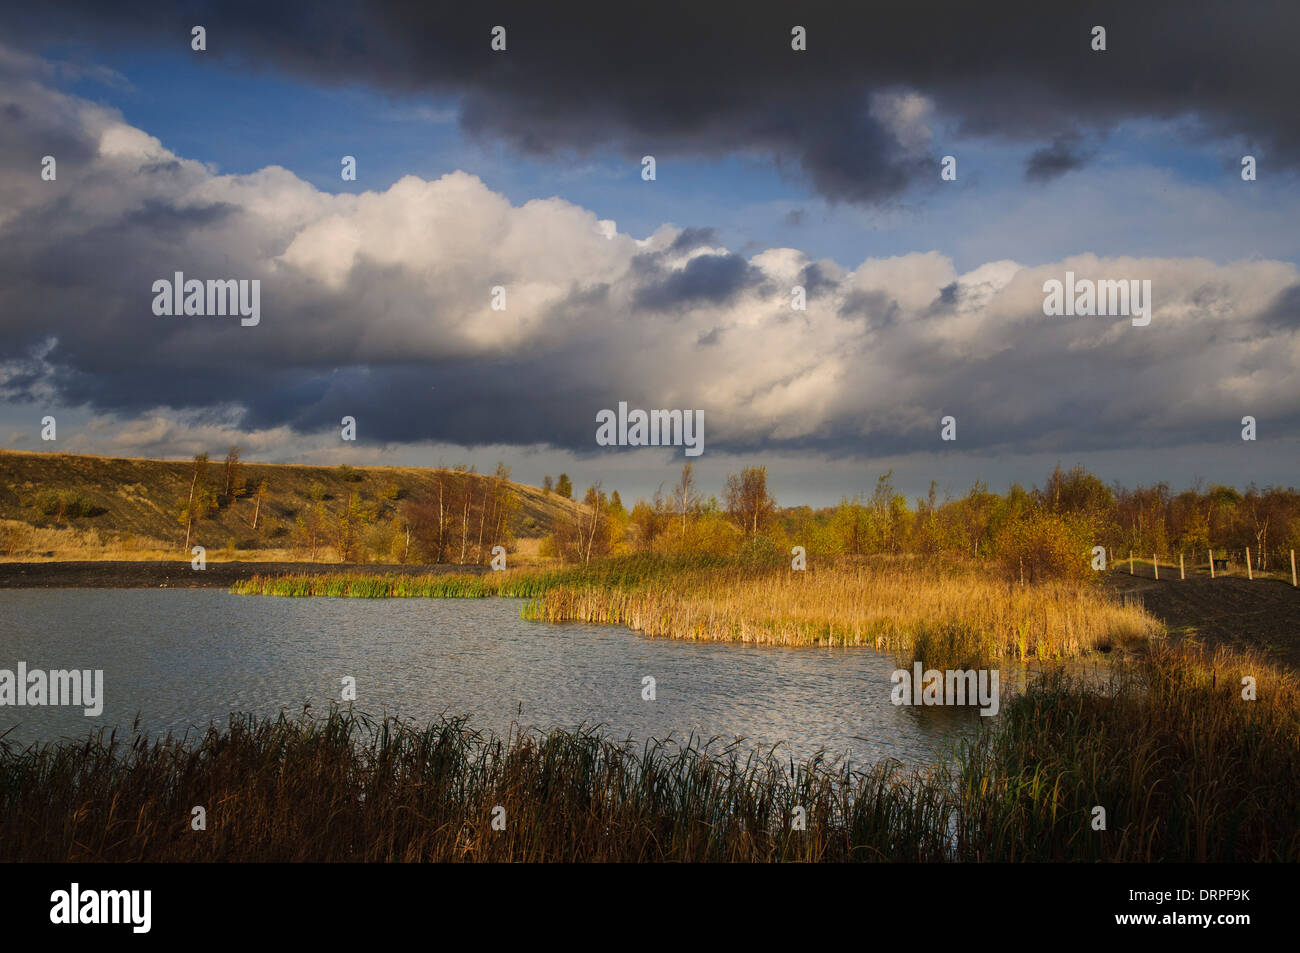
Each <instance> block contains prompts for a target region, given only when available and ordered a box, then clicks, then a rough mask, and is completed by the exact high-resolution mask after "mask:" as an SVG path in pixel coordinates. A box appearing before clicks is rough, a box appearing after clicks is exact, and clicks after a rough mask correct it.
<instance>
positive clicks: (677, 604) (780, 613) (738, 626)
mask: <svg viewBox="0 0 1300 953" xmlns="http://www.w3.org/2000/svg"><path fill="white" fill-rule="evenodd" d="M233 591H234V592H237V593H241V594H244V595H279V596H358V597H365V598H386V597H392V596H406V597H417V598H418V597H432V598H449V597H450V598H454V597H461V596H465V597H481V596H491V595H503V596H523V597H527V598H531V599H534V600H535V601H533V602H531V603H530V604H529V605H527V606H526V607H525V608H524V610H523V615H524V617H525V618H528V619H536V620H540V621H546V622H594V623H600V624H605V625H625V626H627V627H629V628H631V629H634V630H636V631H638V632H642V633H644V634H646V635H651V636H660V637H665V638H675V639H692V640H709V641H723V642H751V643H761V644H770V645H785V646H799V645H862V646H869V647H872V648H875V649H877V650H880V651H884V652H893V653H896V654H899V655H905V656H910V657H911V658H918V659H920V660H921V661H923V662H925V663H926V664H927V665H934V666H939V667H949V668H970V667H976V666H977V665H978V664H980V663H983V662H986V661H990V660H994V659H1015V660H1018V661H1020V660H1037V661H1052V660H1056V659H1067V658H1076V657H1079V656H1082V655H1086V654H1088V653H1090V652H1093V651H1099V650H1100V651H1109V650H1110V649H1113V648H1127V647H1131V646H1133V645H1137V644H1141V643H1144V642H1146V641H1147V640H1149V639H1152V638H1155V637H1159V636H1161V635H1162V634H1163V632H1164V629H1163V626H1161V624H1160V623H1159V622H1158V621H1157V620H1156V619H1154V618H1153V617H1152V616H1150V615H1148V614H1147V613H1146V612H1144V611H1143V610H1142V609H1141V608H1140V607H1138V606H1134V605H1128V606H1126V605H1123V604H1121V603H1120V601H1119V600H1118V598H1117V597H1116V596H1114V595H1112V594H1110V593H1108V592H1107V591H1106V590H1104V589H1103V588H1101V587H1100V586H1094V585H1089V584H1084V583H1036V584H1032V585H1028V586H1022V585H1018V584H1007V583H1005V582H1002V581H1000V580H998V579H996V578H995V577H994V576H993V575H992V574H991V573H988V572H986V571H982V570H981V569H980V568H979V567H977V566H974V565H959V566H947V567H939V566H934V565H924V564H921V563H881V564H874V565H846V566H842V567H839V568H831V569H822V570H818V571H813V570H808V571H806V572H793V571H790V570H788V569H775V568H772V567H770V566H769V567H761V566H759V567H756V566H752V565H741V564H738V563H736V562H731V561H725V560H708V559H686V560H681V559H679V560H674V559H671V558H668V557H631V558H621V559H611V560H607V561H604V562H602V563H599V564H593V565H592V566H591V567H590V568H582V567H571V568H568V569H557V570H549V571H547V570H541V569H513V570H508V571H506V572H498V573H488V574H486V575H485V576H481V577H475V578H473V579H471V580H469V581H467V580H466V577H464V576H457V575H442V576H409V575H406V576H404V575H391V576H365V577H360V576H355V575H348V574H346V573H343V574H339V573H334V574H321V575H315V576H285V577H271V578H262V577H255V578H253V579H251V580H249V581H248V582H245V583H240V584H238V585H236V586H235V587H234V590H233Z"/></svg>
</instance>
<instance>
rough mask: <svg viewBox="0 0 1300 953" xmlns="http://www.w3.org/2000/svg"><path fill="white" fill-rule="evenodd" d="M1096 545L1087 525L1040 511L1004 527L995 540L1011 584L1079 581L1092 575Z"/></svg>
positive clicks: (1068, 517) (994, 549) (1080, 520)
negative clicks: (1017, 582)
mask: <svg viewBox="0 0 1300 953" xmlns="http://www.w3.org/2000/svg"><path fill="white" fill-rule="evenodd" d="M1093 545H1094V536H1093V533H1092V531H1091V529H1090V527H1089V524H1088V523H1087V521H1085V520H1083V519H1081V518H1079V517H1076V516H1071V515H1069V514H1062V513H1049V512H1046V511H1042V510H1039V511H1035V512H1032V513H1029V514H1027V515H1026V516H1024V517H1022V518H1020V519H1017V520H1015V521H1014V522H1011V523H1008V524H1007V525H1006V526H1004V527H1003V528H1002V531H1001V532H1000V533H999V534H998V536H997V538H996V539H995V540H994V543H993V551H994V554H995V556H996V558H997V560H998V563H999V565H1000V567H1001V570H1002V574H1003V576H1004V577H1006V578H1007V579H1009V580H1012V581H1015V580H1019V579H1021V578H1022V577H1023V579H1024V581H1025V582H1039V581H1042V580H1044V579H1076V580H1079V579H1086V578H1088V577H1089V575H1090V573H1091V555H1092V547H1093Z"/></svg>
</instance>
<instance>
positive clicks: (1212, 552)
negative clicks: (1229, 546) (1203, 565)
mask: <svg viewBox="0 0 1300 953" xmlns="http://www.w3.org/2000/svg"><path fill="white" fill-rule="evenodd" d="M1210 578H1211V579H1213V578H1214V550H1213V549H1211V550H1210Z"/></svg>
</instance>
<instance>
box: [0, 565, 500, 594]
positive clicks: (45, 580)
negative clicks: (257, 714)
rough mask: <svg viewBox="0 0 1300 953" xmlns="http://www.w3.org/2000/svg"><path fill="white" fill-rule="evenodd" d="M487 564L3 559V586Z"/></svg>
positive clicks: (216, 584) (200, 582)
mask: <svg viewBox="0 0 1300 953" xmlns="http://www.w3.org/2000/svg"><path fill="white" fill-rule="evenodd" d="M487 568H488V567H486V566H473V565H466V566H460V565H455V564H443V565H428V566H425V565H410V564H407V565H388V564H383V563H359V564H351V563H286V562H211V561H209V562H208V565H207V568H206V569H203V570H196V569H191V568H190V564H189V561H188V560H180V559H177V560H168V561H165V562H133V561H116V562H107V561H98V562H95V561H86V562H48V563H0V589H227V588H229V587H230V586H232V585H234V584H235V583H236V582H240V581H241V580H244V579H249V578H251V577H252V576H281V575H296V576H306V575H313V574H316V573H336V572H346V573H352V574H356V575H369V576H382V575H385V574H388V573H404V574H405V573H410V574H413V575H422V574H425V573H451V572H454V573H466V574H473V575H478V574H480V573H484V572H486V571H487Z"/></svg>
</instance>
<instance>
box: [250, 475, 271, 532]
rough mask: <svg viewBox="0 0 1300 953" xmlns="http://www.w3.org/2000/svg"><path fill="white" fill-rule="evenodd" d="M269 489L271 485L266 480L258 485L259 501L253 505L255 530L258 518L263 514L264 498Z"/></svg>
mask: <svg viewBox="0 0 1300 953" xmlns="http://www.w3.org/2000/svg"><path fill="white" fill-rule="evenodd" d="M269 488H270V484H269V483H267V482H266V481H265V480H263V481H262V482H261V483H259V484H257V500H256V502H255V503H254V504H253V529H257V516H258V514H259V513H261V512H262V497H263V496H265V495H266V491H267V490H268V489H269Z"/></svg>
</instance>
